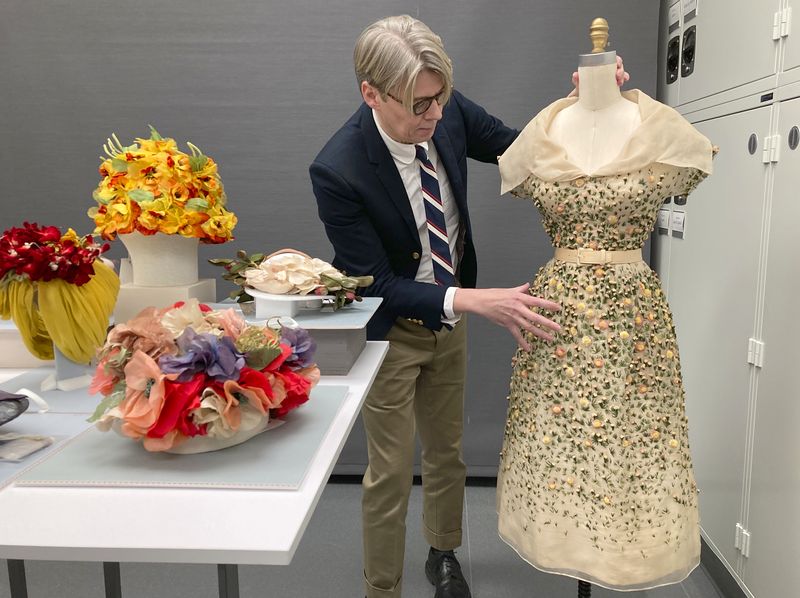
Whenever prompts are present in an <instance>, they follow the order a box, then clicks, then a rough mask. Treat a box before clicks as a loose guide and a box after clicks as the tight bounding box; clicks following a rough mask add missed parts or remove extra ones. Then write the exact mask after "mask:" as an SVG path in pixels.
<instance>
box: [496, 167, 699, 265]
mask: <svg viewBox="0 0 800 598" xmlns="http://www.w3.org/2000/svg"><path fill="white" fill-rule="evenodd" d="M705 177H706V173H705V172H703V171H701V170H699V169H697V168H691V167H678V166H673V165H670V164H658V163H655V164H650V165H648V166H646V167H643V168H640V169H638V170H636V171H634V172H630V173H627V174H618V175H607V176H580V177H577V178H575V179H573V180H571V181H545V180H542V179H540V178H539V177H537V176H536V175H530V176H529V177H528V178H527V179H525V181H523V182H522V183H521V184H520V185H519V186H517V187H516V188H515V189H514V190H513V191H512V194H513V195H515V196H517V197H521V198H530V199H532V200H533V202H534V204H535V205H536V207H537V208H538V209H539V211H540V213H541V215H542V222H543V224H544V228H545V230H546V231H547V234H548V235H550V238H551V240H552V242H553V245H554V246H555V247H564V248H567V249H580V248H586V249H594V250H597V249H606V250H625V249H639V248H641V247H642V246H643V245H644V243H645V241H646V240H647V237H648V236H649V234H650V232H651V231H652V230H653V226H654V224H655V220H656V216H657V214H658V209H659V208H660V206H661V205H662V204H663V202H664V199H665V198H666V197H669V196H671V195H679V194H688V193H690V192H691V191H692V190H693V189H694V188H695V187H696V186H697V185H698V184H699V183H700V181H702V180H703V179H704V178H705Z"/></svg>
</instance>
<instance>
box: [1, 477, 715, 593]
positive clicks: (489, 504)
mask: <svg viewBox="0 0 800 598" xmlns="http://www.w3.org/2000/svg"><path fill="white" fill-rule="evenodd" d="M360 501H361V487H360V486H359V485H358V484H341V483H331V484H328V486H327V488H326V489H325V491H324V493H323V495H322V498H321V499H320V503H319V505H318V506H317V510H316V512H315V513H314V516H313V518H312V519H311V522H310V524H309V527H308V529H307V530H306V533H305V536H304V537H303V539H302V540H301V542H300V547H299V548H298V551H297V553H296V554H295V558H294V560H293V562H292V564H291V565H290V566H288V567H256V566H242V567H240V568H239V587H240V595H241V598H256V597H258V598H273V597H275V598H345V597H347V598H362V597H363V595H364V591H363V587H362V583H361V579H362V575H361V571H362V565H361V535H360V528H361V524H360V520H361V517H360ZM265 516H268V517H280V513H270V512H269V508H268V507H267V508H266V509H265ZM421 518H422V495H421V490H420V487H419V486H415V487H414V489H413V491H412V496H411V502H410V504H409V515H408V538H407V542H406V562H405V572H404V580H403V596H404V598H420V597H421V598H433V587H432V586H431V585H430V584H429V583H428V582H427V580H426V579H425V575H424V572H423V565H424V562H425V557H426V556H427V549H428V547H427V545H426V544H425V541H424V539H423V537H422V532H421V529H420V521H421ZM465 518H466V526H465V534H464V543H463V546H462V547H461V549H460V550H459V551H457V556H458V557H459V559H460V561H461V563H462V567H463V569H464V574H465V576H466V577H467V580H468V581H469V582H470V585H471V587H472V595H473V597H474V598H512V597H513V598H523V597H524V598H562V597H563V598H568V597H570V598H571V597H574V596H577V593H578V592H577V582H575V580H573V579H569V578H564V577H560V576H556V575H548V574H545V573H540V572H539V571H536V570H535V569H533V568H532V567H531V566H529V565H528V564H527V563H525V562H524V561H522V560H521V559H520V558H519V557H518V556H517V555H516V553H514V551H512V550H511V549H510V548H509V547H508V546H506V545H505V544H504V543H503V542H502V541H501V540H500V539H499V538H498V537H497V531H496V525H497V519H496V514H495V512H494V488H492V487H480V486H468V487H467V490H466V501H465ZM25 565H26V571H27V577H28V596H29V598H61V597H64V598H73V597H80V598H103V597H104V589H103V572H102V565H101V564H99V563H85V562H50V561H27V562H26V563H25ZM121 575H122V595H123V598H190V597H191V598H216V597H217V596H218V594H217V573H216V567H214V566H212V565H171V564H170V565H158V564H148V563H123V564H122V566H121ZM9 596H10V591H9V587H8V577H7V567H6V563H5V561H1V560H0V598H9ZM611 596H625V597H626V598H724V597H723V596H722V594H721V593H720V592H719V590H717V588H716V586H715V585H714V583H713V581H712V580H711V579H710V577H709V576H708V574H707V573H706V572H705V570H704V569H703V568H702V566H701V567H698V568H697V569H695V571H694V572H693V573H692V574H691V575H690V576H689V578H688V579H686V580H685V581H684V582H683V583H681V584H676V585H672V586H666V587H663V588H658V589H655V590H649V591H643V592H628V593H625V594H623V593H619V592H611V591H608V590H604V589H603V588H598V587H595V588H594V589H593V592H592V597H593V598H610V597H611Z"/></svg>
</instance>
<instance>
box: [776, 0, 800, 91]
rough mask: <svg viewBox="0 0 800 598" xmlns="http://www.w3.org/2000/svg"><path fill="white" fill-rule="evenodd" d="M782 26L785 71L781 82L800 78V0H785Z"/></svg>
mask: <svg viewBox="0 0 800 598" xmlns="http://www.w3.org/2000/svg"><path fill="white" fill-rule="evenodd" d="M785 2H786V4H785V5H784V7H783V11H782V14H781V20H782V21H783V23H782V24H781V27H782V28H783V31H782V32H781V33H784V34H785V35H784V36H783V44H784V46H785V49H784V57H783V69H782V70H783V72H784V75H783V76H782V79H781V83H783V82H784V80H788V79H791V80H793V81H797V80H798V79H800V0H785Z"/></svg>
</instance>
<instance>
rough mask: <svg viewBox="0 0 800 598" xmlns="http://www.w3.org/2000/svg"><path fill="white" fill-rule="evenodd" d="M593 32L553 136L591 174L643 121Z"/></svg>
mask: <svg viewBox="0 0 800 598" xmlns="http://www.w3.org/2000/svg"><path fill="white" fill-rule="evenodd" d="M589 30H590V37H592V39H593V41H595V49H594V50H592V53H591V54H581V55H580V56H579V57H578V81H579V82H580V87H579V90H578V101H577V102H575V103H574V104H573V105H572V106H569V107H567V108H565V109H564V110H562V111H561V112H559V113H558V114H557V115H556V117H555V118H554V119H553V122H552V123H551V124H550V137H551V139H552V140H553V141H554V142H555V143H557V144H558V145H560V146H561V147H562V148H564V150H565V151H566V153H567V159H568V160H569V161H570V162H572V163H573V164H574V165H575V166H577V167H578V168H579V169H580V170H581V171H582V172H584V173H585V174H587V175H592V174H594V172H595V171H596V170H597V169H598V168H599V167H601V166H604V165H606V164H608V163H609V162H611V161H612V160H613V159H614V158H616V157H617V156H618V155H619V154H620V152H621V151H622V148H623V147H624V146H625V144H626V143H627V142H628V140H629V139H630V137H631V135H632V134H633V132H634V131H635V130H636V128H637V127H638V126H639V125H640V124H642V118H641V115H640V114H639V107H638V106H637V105H636V104H634V103H633V102H630V101H628V100H626V99H625V98H623V97H622V93H621V92H620V90H619V86H618V85H617V81H616V77H615V74H616V70H617V53H616V52H615V51H613V50H611V51H609V52H603V51H599V50H601V49H602V48H605V46H606V45H607V43H608V22H607V21H606V20H605V19H602V18H597V19H595V20H594V21H593V22H592V25H591V27H590V28H589ZM591 595H592V584H590V583H589V582H587V581H583V580H580V579H579V580H578V598H590V597H591Z"/></svg>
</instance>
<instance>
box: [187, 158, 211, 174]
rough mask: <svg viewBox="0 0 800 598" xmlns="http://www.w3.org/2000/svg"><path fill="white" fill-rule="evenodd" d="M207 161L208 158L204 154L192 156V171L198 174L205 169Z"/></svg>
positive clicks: (190, 161)
mask: <svg viewBox="0 0 800 598" xmlns="http://www.w3.org/2000/svg"><path fill="white" fill-rule="evenodd" d="M207 160H208V158H206V157H205V156H204V155H203V154H200V155H199V156H190V157H189V164H190V165H191V167H192V170H193V171H194V172H197V171H198V170H203V168H205V165H206V161H207Z"/></svg>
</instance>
